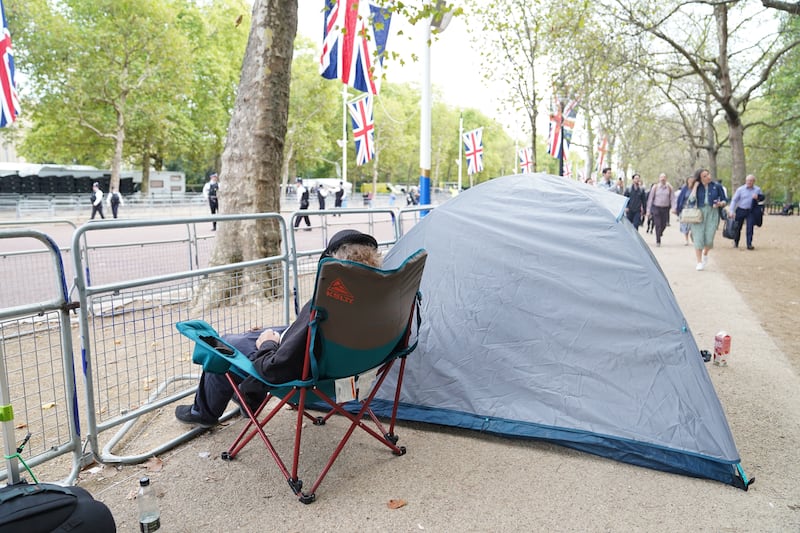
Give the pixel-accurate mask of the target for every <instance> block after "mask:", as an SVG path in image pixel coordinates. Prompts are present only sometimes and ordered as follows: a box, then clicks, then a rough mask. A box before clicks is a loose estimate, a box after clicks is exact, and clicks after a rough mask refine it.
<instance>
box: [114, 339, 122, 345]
mask: <svg viewBox="0 0 800 533" xmlns="http://www.w3.org/2000/svg"><path fill="white" fill-rule="evenodd" d="M114 344H116V345H117V346H119V345H120V344H122V341H121V340H115V341H114Z"/></svg>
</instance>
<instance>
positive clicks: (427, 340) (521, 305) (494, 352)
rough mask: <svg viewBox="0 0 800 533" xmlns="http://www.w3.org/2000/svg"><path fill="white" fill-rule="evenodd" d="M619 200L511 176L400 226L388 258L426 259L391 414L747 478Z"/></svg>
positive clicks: (659, 275)
mask: <svg viewBox="0 0 800 533" xmlns="http://www.w3.org/2000/svg"><path fill="white" fill-rule="evenodd" d="M626 201H627V200H626V199H625V198H624V197H622V196H619V195H616V194H613V193H609V192H606V191H601V190H598V189H595V188H593V187H590V186H587V185H584V184H581V183H575V182H572V181H570V180H566V179H564V178H559V177H556V176H549V175H545V174H526V175H516V176H507V177H504V178H498V179H494V180H491V181H489V182H486V183H483V184H481V185H479V186H476V187H474V188H472V189H470V190H468V191H466V192H465V193H463V194H460V195H459V196H457V197H455V198H453V199H452V200H449V201H448V202H447V203H445V204H443V205H442V206H440V207H438V208H436V209H435V210H432V211H431V212H430V213H429V214H428V215H427V216H425V217H424V218H423V219H422V220H421V221H420V222H419V223H418V224H417V225H415V226H414V227H413V228H412V229H411V230H410V231H409V232H408V233H407V234H406V235H404V236H403V237H402V238H401V239H400V240H399V241H398V243H397V244H396V245H395V246H394V247H393V249H392V250H391V251H390V252H389V254H388V255H387V257H386V258H385V263H384V264H385V266H386V268H391V266H392V264H393V263H394V262H396V261H402V259H404V258H405V257H407V256H408V254H410V253H412V252H413V251H414V250H417V249H420V248H425V249H426V250H427V251H428V263H427V267H426V270H425V273H424V276H423V279H422V286H421V291H422V295H423V300H422V312H423V316H424V321H423V325H422V328H421V330H420V331H419V346H418V348H417V351H416V352H415V353H414V354H413V355H412V356H410V357H409V358H408V362H407V366H406V374H405V380H404V383H403V389H402V397H401V402H402V404H401V408H400V412H399V416H400V417H401V418H406V419H410V420H418V421H423V422H432V423H437V424H446V425H453V426H459V427H467V428H472V429H476V430H480V431H487V432H492V433H498V434H502V435H508V436H518V437H530V438H539V439H545V440H548V441H552V442H556V443H560V444H563V445H566V446H570V447H573V448H577V449H580V450H584V451H587V452H590V453H595V454H598V455H602V456H606V457H611V458H614V459H618V460H621V461H625V462H630V463H633V464H638V465H642V466H647V467H651V468H657V469H660V470H665V471H670V472H677V473H681V474H686V475H691V476H697V477H707V478H710V479H716V480H719V481H722V482H725V483H730V484H732V485H735V486H739V487H741V488H745V489H746V488H747V485H748V483H749V482H750V481H749V480H747V478H746V476H745V474H744V472H743V470H742V468H741V466H740V459H739V454H738V452H737V450H736V446H735V444H734V440H733V436H732V435H731V432H730V429H729V427H728V423H727V420H726V419H725V415H724V412H723V410H722V406H721V405H720V402H719V399H718V398H717V395H716V392H715V391H714V387H713V385H712V383H711V381H710V379H709V376H708V373H707V371H706V369H705V366H704V363H703V360H702V358H701V357H700V355H699V349H698V347H697V344H696V343H695V341H694V338H693V337H692V333H691V330H690V329H689V327H688V325H687V323H686V320H685V318H684V316H683V314H682V312H681V310H680V308H679V306H678V303H677V302H676V300H675V297H674V295H673V293H672V290H671V288H670V286H669V283H668V282H667V280H666V278H665V276H664V274H663V272H662V271H661V269H660V267H659V266H658V263H657V261H656V259H655V258H654V257H653V255H652V254H651V253H650V250H649V249H648V247H647V246H646V244H645V243H644V241H643V240H642V239H641V237H640V236H639V234H638V233H637V232H636V231H635V230H634V229H633V226H632V225H631V224H630V223H628V221H627V219H625V218H624V217H622V213H623V212H624V206H625V202H626ZM387 390H392V389H391V387H387ZM384 399H385V400H387V401H390V400H391V398H384Z"/></svg>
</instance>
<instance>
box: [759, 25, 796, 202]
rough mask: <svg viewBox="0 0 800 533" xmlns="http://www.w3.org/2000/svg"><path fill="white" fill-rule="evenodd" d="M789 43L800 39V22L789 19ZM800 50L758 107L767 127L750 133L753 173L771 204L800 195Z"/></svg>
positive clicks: (787, 61)
mask: <svg viewBox="0 0 800 533" xmlns="http://www.w3.org/2000/svg"><path fill="white" fill-rule="evenodd" d="M784 29H785V30H786V37H785V40H786V41H790V40H791V39H793V38H796V37H797V36H799V35H800V18H798V17H787V18H786V19H785V22H784ZM798 71H800V49H798V48H795V49H793V50H792V51H791V52H789V53H788V54H786V55H785V56H784V57H783V58H781V61H780V64H779V65H778V67H777V68H776V70H775V71H774V72H773V75H772V77H771V79H770V83H769V92H768V94H767V96H766V98H765V100H764V102H763V104H761V105H757V106H754V109H753V112H754V113H757V116H758V119H760V120H759V122H761V123H763V126H761V127H758V128H751V129H750V130H748V132H747V133H748V136H747V138H746V140H747V141H748V142H747V143H746V145H747V147H748V151H747V157H748V159H749V160H750V163H751V165H750V170H751V171H752V172H751V173H753V174H755V175H756V176H757V178H758V184H759V185H760V186H761V188H762V189H764V190H765V192H766V194H767V196H768V197H769V198H770V200H774V201H782V200H788V201H796V198H797V195H798V193H800V101H798V99H797V95H798V94H800V76H798V75H797V73H798Z"/></svg>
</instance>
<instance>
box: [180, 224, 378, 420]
mask: <svg viewBox="0 0 800 533" xmlns="http://www.w3.org/2000/svg"><path fill="white" fill-rule="evenodd" d="M326 257H333V258H336V259H343V260H347V261H355V262H358V263H363V264H365V265H368V266H371V267H375V268H380V266H381V263H382V261H381V257H380V254H379V253H378V241H376V240H375V238H374V237H372V236H371V235H367V234H365V233H361V232H359V231H356V230H342V231H340V232H338V233H337V234H336V235H334V236H333V238H332V239H331V240H330V242H329V243H328V247H327V248H326V249H325V251H324V252H322V255H321V256H320V260H322V259H324V258H326ZM310 316H311V301H308V302H306V304H305V305H304V306H303V308H302V309H301V310H300V314H298V315H297V319H296V320H295V321H294V322H293V323H292V325H290V326H289V327H288V328H285V330H284V331H283V334H281V333H280V331H279V330H275V329H264V330H260V331H259V330H256V331H250V332H247V333H243V334H239V335H225V336H223V339H224V340H225V341H226V342H228V343H229V344H231V345H232V346H235V347H236V349H237V350H239V351H240V352H242V353H243V354H245V355H246V356H247V357H248V358H249V359H250V360H251V361H253V362H254V363H255V366H256V368H257V369H258V371H259V373H260V374H261V376H262V377H263V378H264V379H266V380H267V381H269V382H272V383H283V382H286V381H291V380H294V379H300V378H301V377H302V376H301V374H302V371H303V361H304V358H305V350H306V327H307V326H308V321H309V319H310ZM239 390H241V391H242V393H243V395H244V396H245V398H247V403H248V405H249V406H250V407H251V408H252V409H255V408H256V407H258V405H259V404H260V403H261V401H262V400H263V399H264V398H265V397H266V394H267V389H266V387H265V386H264V384H263V383H261V382H260V381H258V380H257V379H255V378H252V377H249V378H247V379H245V380H244V381H243V382H241V383H240V385H239ZM232 397H233V389H232V388H231V385H230V383H229V382H228V380H227V379H226V378H225V376H224V375H223V374H214V373H213V372H203V374H202V375H201V376H200V383H199V384H198V386H197V393H196V394H195V397H194V403H193V404H192V405H179V406H177V407H176V408H175V418H177V419H178V420H180V421H181V422H184V423H186V424H193V425H196V426H202V427H212V426H214V425H216V424H217V422H218V420H219V417H220V416H222V414H223V413H224V412H225V407H227V405H228V401H230V399H231V398H232Z"/></svg>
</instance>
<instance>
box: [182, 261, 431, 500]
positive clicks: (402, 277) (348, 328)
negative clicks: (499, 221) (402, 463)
mask: <svg viewBox="0 0 800 533" xmlns="http://www.w3.org/2000/svg"><path fill="white" fill-rule="evenodd" d="M426 258H427V253H426V252H425V251H424V250H418V251H417V252H415V253H414V254H412V255H411V256H409V257H408V258H407V259H406V260H405V261H404V262H403V263H402V264H401V265H400V266H399V267H397V268H395V269H390V270H383V269H378V268H372V267H369V266H366V265H363V264H361V263H355V262H351V261H343V260H339V259H334V258H325V259H323V260H321V261H320V263H319V268H318V270H317V277H316V282H315V289H314V295H313V297H312V305H311V319H310V320H309V323H308V325H307V327H308V341H307V346H306V354H305V358H306V360H305V366H304V368H305V369H304V374H303V375H302V376H298V379H296V380H293V381H290V382H286V383H270V382H268V381H266V380H265V379H263V378H262V377H261V375H260V374H259V373H258V371H257V370H256V368H255V366H254V365H253V363H252V362H251V361H250V360H249V359H248V358H247V357H246V356H245V355H244V354H242V353H241V352H239V351H238V350H236V349H235V348H234V347H233V346H231V345H229V344H228V343H226V342H225V341H224V340H223V339H222V338H220V336H219V335H218V333H217V332H216V331H214V329H213V328H212V327H211V326H210V325H209V324H207V323H206V322H203V321H202V320H189V321H185V322H179V323H178V324H176V327H177V328H178V331H180V333H181V334H183V335H185V336H186V337H188V338H190V339H191V340H193V341H194V342H195V348H194V351H193V354H192V360H193V361H194V362H195V363H197V364H199V365H202V366H203V369H204V370H205V371H206V372H215V373H227V374H228V376H229V377H228V379H229V380H230V381H231V383H232V384H234V391H235V392H236V394H237V395H239V391H238V388H237V387H236V386H235V383H234V381H233V379H232V376H231V374H235V375H238V376H239V377H247V376H253V377H255V378H256V379H258V380H259V381H261V382H263V383H264V384H265V385H266V386H267V388H268V389H269V390H270V394H269V395H268V396H267V398H266V400H265V401H264V403H262V405H261V407H259V408H258V409H257V410H256V411H254V412H251V411H250V409H249V408H244V410H245V411H246V412H247V415H248V418H249V419H250V420H249V422H248V424H247V427H245V429H244V430H242V432H241V434H240V435H239V437H238V438H237V439H236V441H235V442H234V444H233V445H232V446H231V448H229V450H228V451H227V452H225V454H223V458H225V459H233V458H234V457H235V456H236V455H237V454H238V452H239V451H240V450H241V449H242V448H243V447H244V446H245V445H246V444H247V443H248V442H249V441H250V440H251V439H252V438H253V437H255V436H256V435H258V436H260V437H261V440H262V441H263V442H264V444H265V445H266V446H267V448H268V450H269V451H270V454H271V455H272V456H273V458H274V459H275V460H276V463H277V464H278V467H279V468H280V469H281V471H282V473H283V474H284V476H285V477H286V479H287V481H289V485H290V487H292V489H293V491H294V492H295V494H296V495H297V496H298V498H299V499H300V501H302V502H304V503H310V502H312V501H314V499H315V497H316V496H315V490H316V488H317V487H318V486H319V484H320V483H321V482H322V479H323V478H324V477H325V475H326V473H327V472H328V469H329V467H330V465H331V464H332V463H333V461H335V459H336V457H337V456H338V454H339V453H340V452H341V450H342V448H343V447H344V444H345V443H346V442H347V440H348V439H349V437H350V435H351V434H352V431H353V430H354V429H355V428H356V427H361V428H362V429H364V430H365V431H367V433H369V434H370V435H372V436H373V437H375V438H376V439H378V440H379V441H381V442H382V443H383V444H384V445H386V446H388V447H389V448H390V449H391V450H392V452H393V453H395V454H396V455H402V454H404V453H405V448H403V447H399V446H397V445H396V442H397V438H396V436H395V435H394V423H395V417H396V408H397V406H396V404H397V401H398V399H399V388H400V387H401V386H402V372H403V369H404V366H405V357H406V356H407V355H408V354H409V353H411V352H412V351H413V350H414V348H415V347H416V343H415V342H412V341H411V338H412V330H414V328H415V326H416V327H417V328H418V326H419V320H420V316H419V305H418V303H419V298H420V294H419V286H420V282H421V279H422V273H423V270H424V266H425V261H426ZM415 318H416V320H414V319H415ZM398 359H400V361H401V364H400V370H399V372H400V379H398V380H397V391H396V393H395V398H396V400H395V408H394V410H393V414H392V417H391V421H390V426H389V429H388V431H387V430H386V429H385V428H384V427H383V426H382V425H381V423H380V422H379V421H378V419H377V417H375V416H374V414H372V411H371V409H370V408H369V403H370V402H371V401H372V398H373V397H374V395H375V393H376V392H377V390H378V389H379V388H380V386H381V384H382V383H383V379H384V378H385V376H386V375H387V373H388V372H389V370H390V369H391V368H392V366H393V364H394V363H395V361H397V360H398ZM364 374H367V375H370V376H371V377H372V378H374V386H373V387H372V389H371V391H358V395H357V396H358V400H357V401H358V402H359V403H360V405H361V407H360V408H358V407H357V408H356V409H355V411H357V413H356V414H352V413H350V412H349V411H348V410H346V409H344V408H342V406H341V404H342V403H344V401H349V400H351V399H352V398H349V397H348V398H347V399H346V400H344V401H339V400H337V399H336V397H335V392H336V383H337V380H347V379H348V378H352V380H351V381H352V383H354V384H356V385H355V386H357V384H359V383H360V381H359V380H358V376H359V375H364ZM362 381H363V380H362ZM340 383H341V381H340ZM368 383H369V385H370V386H372V384H373V379H370V380H369V382H368ZM309 395H311V396H309ZM272 398H278V399H279V401H278V402H277V404H275V405H273V404H270V403H269V402H270V400H271V399H272ZM239 400H240V402H241V404H242V405H245V402H244V399H243V398H242V397H241V396H240V398H239ZM312 403H314V405H316V406H319V405H325V406H327V407H328V408H329V409H330V410H329V412H328V413H327V414H326V415H325V417H315V416H313V415H311V414H310V413H309V412H307V407H308V406H309V405H310V404H312ZM268 404H269V406H268ZM286 404H289V405H293V406H295V407H296V408H297V410H298V414H297V421H296V428H295V430H296V434H297V437H296V442H295V450H294V451H293V454H292V455H293V460H292V466H291V471H290V470H289V468H288V467H287V466H285V463H284V462H283V461H282V460H281V459H280V454H279V453H278V452H277V450H276V449H275V447H274V445H273V443H272V442H271V440H270V439H269V437H268V436H267V435H266V433H265V432H264V430H263V428H262V426H263V425H265V424H266V423H268V422H269V421H271V420H272V419H273V418H274V417H275V415H276V414H277V411H279V410H280V409H281V408H282V407H283V406H284V405H286ZM267 407H269V409H267ZM349 410H350V411H353V407H352V404H351V405H350V406H349ZM262 411H263V412H264V413H266V414H262ZM336 413H338V414H340V415H343V416H345V417H347V418H349V419H350V421H351V427H350V429H349V431H348V432H347V434H346V435H345V437H344V438H343V439H342V440H341V441H340V442H339V444H338V445H337V447H336V450H335V451H334V453H333V455H332V456H331V459H330V460H329V466H328V467H327V468H325V469H324V470H323V472H322V474H320V476H319V477H318V478H317V480H316V481H315V482H314V484H313V485H312V487H311V490H309V491H307V492H304V491H303V490H302V481H300V480H299V478H298V462H299V455H300V453H299V446H300V435H301V433H302V426H303V421H304V418H307V419H311V420H313V421H314V422H315V424H324V422H325V421H326V420H327V419H329V417H330V416H332V415H333V414H336ZM365 415H370V416H368V418H370V419H372V420H373V421H374V422H375V424H376V425H377V426H378V429H377V431H376V430H373V429H372V428H369V427H368V426H366V425H365V423H364V421H363V420H362V418H364V417H365ZM259 417H260V418H259Z"/></svg>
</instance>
